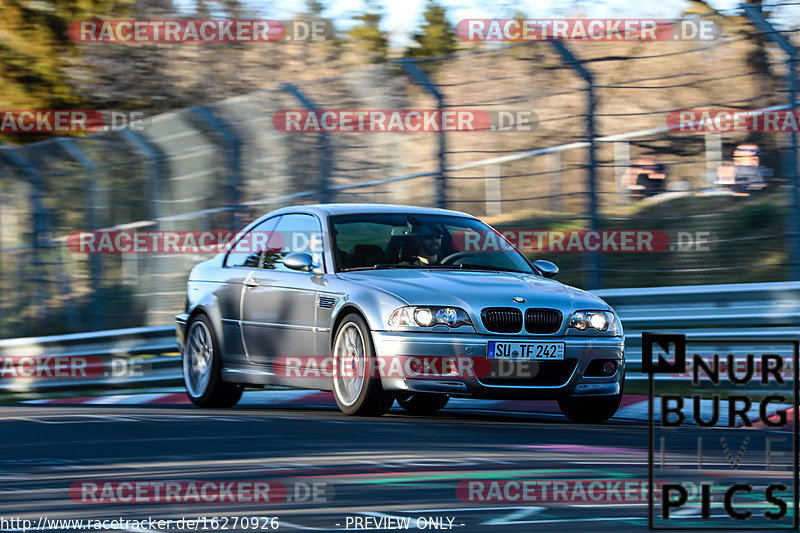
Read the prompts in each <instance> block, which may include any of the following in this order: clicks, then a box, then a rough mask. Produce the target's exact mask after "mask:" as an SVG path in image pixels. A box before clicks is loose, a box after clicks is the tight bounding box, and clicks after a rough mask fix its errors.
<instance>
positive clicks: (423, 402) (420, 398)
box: [397, 392, 450, 415]
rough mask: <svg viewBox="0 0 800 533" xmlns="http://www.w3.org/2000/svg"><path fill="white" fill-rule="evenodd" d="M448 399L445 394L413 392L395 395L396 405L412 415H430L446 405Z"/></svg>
mask: <svg viewBox="0 0 800 533" xmlns="http://www.w3.org/2000/svg"><path fill="white" fill-rule="evenodd" d="M448 401H450V397H449V396H448V395H446V394H430V393H424V392H413V393H405V394H398V395H397V404H398V405H399V406H400V407H402V408H403V409H405V411H406V412H407V413H409V414H412V415H432V414H433V413H435V412H436V411H438V410H440V409H441V408H443V407H444V406H445V405H447V402H448Z"/></svg>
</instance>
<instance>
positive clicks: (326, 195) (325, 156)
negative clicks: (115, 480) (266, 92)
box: [281, 83, 333, 204]
mask: <svg viewBox="0 0 800 533" xmlns="http://www.w3.org/2000/svg"><path fill="white" fill-rule="evenodd" d="M281 89H283V90H284V91H286V92H288V93H289V94H291V95H292V96H294V97H295V98H297V100H298V101H299V102H300V104H302V106H303V107H305V108H306V109H308V110H309V111H319V107H317V105H316V104H314V102H312V101H311V99H310V98H308V96H306V95H305V94H303V92H302V91H301V90H300V89H298V88H297V86H296V85H294V84H292V83H282V84H281ZM319 149H320V152H321V154H322V155H321V157H322V161H321V165H320V166H322V168H321V169H320V170H321V172H320V175H319V189H320V194H319V201H320V202H321V203H323V204H326V203H328V202H330V201H331V191H330V186H331V165H332V164H333V161H332V158H331V145H330V139H328V134H327V133H326V132H324V131H321V132H320V133H319Z"/></svg>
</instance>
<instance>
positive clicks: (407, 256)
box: [400, 223, 442, 266]
mask: <svg viewBox="0 0 800 533" xmlns="http://www.w3.org/2000/svg"><path fill="white" fill-rule="evenodd" d="M406 237H407V238H408V241H407V242H406V243H405V245H404V246H403V251H402V254H401V258H400V264H404V265H415V266H425V265H433V264H437V263H439V261H440V259H441V258H440V257H439V254H440V252H441V250H442V230H441V229H439V228H430V227H428V226H425V225H423V224H413V223H409V228H408V230H407V231H406Z"/></svg>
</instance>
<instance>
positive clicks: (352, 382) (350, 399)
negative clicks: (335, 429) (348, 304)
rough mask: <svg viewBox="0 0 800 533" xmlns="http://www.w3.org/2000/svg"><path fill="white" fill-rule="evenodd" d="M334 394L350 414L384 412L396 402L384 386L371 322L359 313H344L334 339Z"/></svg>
mask: <svg viewBox="0 0 800 533" xmlns="http://www.w3.org/2000/svg"><path fill="white" fill-rule="evenodd" d="M333 364H334V376H333V396H334V398H336V404H337V405H338V406H339V409H341V411H342V412H343V413H345V414H348V415H360V416H380V415H382V414H384V413H386V412H387V411H388V410H389V408H390V407H391V406H392V403H394V395H392V394H390V393H388V392H386V391H384V390H383V386H382V385H381V378H380V372H379V371H378V364H377V359H376V357H375V349H374V347H373V345H372V336H371V335H370V331H369V326H367V323H366V322H365V321H364V319H363V318H361V316H360V315H358V314H356V313H350V314H348V315H347V316H345V317H344V319H343V320H342V323H341V324H340V325H339V329H338V330H337V331H336V338H335V340H334V342H333Z"/></svg>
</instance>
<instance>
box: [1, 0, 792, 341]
mask: <svg viewBox="0 0 800 533" xmlns="http://www.w3.org/2000/svg"><path fill="white" fill-rule="evenodd" d="M0 5H2V8H1V9H0V35H2V39H1V40H0V110H3V109H6V110H7V109H12V110H14V109H15V110H19V109H91V110H99V111H101V112H104V113H107V112H110V111H114V110H125V111H142V112H144V114H145V116H146V117H147V120H146V121H145V123H144V126H143V127H142V128H141V129H140V130H138V129H137V130H134V129H122V130H119V131H105V132H98V133H92V134H88V135H76V136H59V137H55V136H51V137H47V136H46V135H43V134H14V133H0V140H1V141H2V143H3V145H2V148H0V337H19V336H25V335H44V334H55V333H68V332H78V331H89V330H99V329H111V328H123V327H134V326H148V325H164V324H170V323H171V322H172V318H173V316H174V315H175V314H176V313H177V312H179V311H180V309H181V306H182V304H183V301H184V291H185V280H186V277H187V274H188V272H189V270H190V268H191V267H192V266H193V265H194V264H195V263H197V262H198V261H201V260H203V259H205V258H207V257H208V256H205V255H192V254H180V255H177V254H144V253H139V254H77V253H74V252H73V251H71V250H70V249H69V248H68V247H67V246H66V237H67V235H69V234H70V233H71V232H76V231H88V230H97V229H128V230H139V231H167V230H176V231H200V230H238V229H240V228H241V227H243V226H244V225H245V224H246V223H247V222H249V221H250V220H252V219H253V218H255V217H258V216H260V215H261V214H264V213H266V212H268V211H270V210H272V209H275V208H278V207H282V206H286V205H293V204H305V203H317V202H385V203H395V204H412V205H423V206H432V207H434V206H438V207H447V208H450V209H456V210H460V211H466V212H468V213H471V214H474V215H477V216H479V217H481V218H483V219H484V220H486V221H487V222H489V223H490V224H492V225H493V226H494V227H496V228H498V229H518V230H538V231H541V230H576V229H589V228H593V229H605V230H615V229H629V230H630V229H633V230H659V231H663V232H666V234H667V235H668V236H669V237H670V242H671V243H672V244H673V246H671V247H669V248H667V249H666V250H664V251H661V252H653V253H631V252H625V253H614V252H601V253H586V252H580V253H578V252H547V253H532V254H529V256H530V257H531V258H532V259H548V260H551V261H553V262H555V263H556V264H558V265H559V267H560V268H561V272H562V273H561V274H560V275H559V279H560V280H561V281H563V282H565V283H568V284H573V285H578V286H581V287H583V288H587V289H599V288H615V287H651V286H666V285H700V284H716V283H743V282H760V281H785V280H797V279H800V278H798V275H800V274H798V269H799V268H800V259H799V258H798V256H799V255H800V252H799V251H798V250H800V246H798V239H800V235H799V234H798V231H797V229H796V228H797V225H796V224H797V216H798V213H797V200H796V199H797V163H796V162H797V146H796V140H793V139H792V136H791V135H789V134H787V133H758V132H749V133H748V132H736V133H724V134H719V133H689V132H680V131H672V130H670V128H669V127H668V126H667V116H668V115H669V113H670V112H672V111H676V110H681V109H712V110H713V109H761V108H766V107H773V106H774V107H779V108H782V109H790V108H791V106H792V100H794V99H796V95H794V97H793V92H792V85H793V84H794V83H796V72H795V71H794V69H793V67H794V66H795V63H796V57H795V58H792V57H791V56H789V55H788V54H787V50H786V47H785V46H784V47H781V45H780V44H779V43H776V40H779V38H778V37H777V36H780V38H783V39H784V41H785V42H787V43H789V45H790V46H793V44H792V43H795V42H797V31H798V30H797V27H798V22H799V21H800V4H798V3H792V2H787V3H779V2H771V3H768V2H764V3H763V5H762V3H761V2H756V3H753V4H751V6H752V7H751V8H745V7H742V6H737V5H735V4H725V3H722V4H719V5H718V4H716V3H713V2H712V3H706V2H701V1H691V2H684V1H674V2H665V3H663V5H659V6H646V7H643V6H640V5H637V4H636V3H634V2H630V1H622V2H597V3H585V2H562V3H558V4H557V5H556V4H555V3H554V4H553V5H552V7H550V8H548V9H549V10H548V11H547V12H542V11H539V10H536V9H535V8H534V7H533V6H532V4H531V5H529V4H527V3H520V4H519V5H511V4H508V3H505V4H490V3H481V2H474V3H470V4H468V5H466V7H465V6H464V5H462V4H461V3H455V2H452V3H451V2H441V3H438V2H435V1H420V2H409V3H408V4H407V5H405V6H404V7H403V8H402V10H401V9H400V8H399V7H398V6H397V3H389V2H386V3H383V2H377V1H376V2H370V1H366V2H354V3H353V2H339V3H337V2H334V1H333V0H330V1H314V0H310V1H308V2H307V3H302V2H298V3H294V4H293V3H291V2H290V3H283V4H282V5H280V6H270V5H267V3H261V2H247V1H244V0H241V1H236V0H228V1H222V2H203V1H173V2H170V1H153V0H128V1H100V0H88V1H79V0H71V1H70V0H64V1H57V2H55V1H46V0H39V1H17V0H0ZM747 9H753V10H754V11H755V12H756V13H755V14H754V15H751V16H747V13H748V12H747ZM643 10H648V11H643ZM647 16H651V17H652V16H658V17H660V18H668V19H670V20H679V21H680V20H695V21H696V20H710V21H713V23H714V24H715V25H716V27H718V28H719V29H720V31H721V33H720V35H719V36H718V37H717V38H716V39H714V40H711V41H700V40H671V41H657V42H570V41H567V42H564V43H561V46H560V47H559V46H556V45H554V44H553V43H552V42H532V43H486V42H466V41H462V40H460V39H459V38H458V37H457V36H456V32H455V28H456V25H457V23H458V21H459V20H461V19H463V18H468V17H472V18H544V17H551V18H558V17H603V18H611V17H619V18H643V17H647ZM753 17H757V18H758V17H763V19H764V20H766V21H767V24H769V25H770V27H768V28H765V27H764V26H759V25H758V24H757V23H756V22H754V20H753ZM128 18H130V19H208V18H214V19H219V18H224V19H248V18H249V19H284V20H285V19H292V18H293V19H297V20H301V19H325V20H326V21H327V22H328V23H329V25H330V28H332V31H330V32H329V33H328V34H327V35H326V37H327V38H326V39H325V40H324V41H321V42H302V43H300V42H297V43H293V42H277V43H249V44H248V43H207V44H203V43H163V44H158V43H149V44H141V43H137V44H124V43H76V42H74V41H72V40H70V39H69V37H68V36H67V27H68V25H69V24H70V23H71V22H73V21H75V20H80V19H128ZM303 108H312V109H319V110H324V109H465V108H472V109H483V110H487V111H496V110H531V111H533V112H534V113H535V114H536V116H537V117H538V123H537V124H536V127H534V128H532V130H531V131H527V132H524V131H481V132H460V131H457V132H447V133H445V134H438V133H422V132H420V133H357V132H353V133H340V132H336V133H329V134H319V133H286V132H281V131H278V130H276V128H275V127H274V126H273V120H272V119H273V116H274V114H275V113H276V112H278V111H280V110H286V109H303ZM737 176H746V177H747V178H746V183H747V184H748V185H747V186H745V187H742V186H741V183H742V180H741V179H738V178H737ZM698 233H703V234H705V235H707V241H706V242H704V243H703V245H701V246H697V245H696V243H695V245H688V244H687V245H686V246H675V244H676V242H677V241H678V239H679V238H680V235H684V237H685V235H687V234H688V235H695V236H696V235H697V234H698ZM685 242H686V241H684V243H685Z"/></svg>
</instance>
